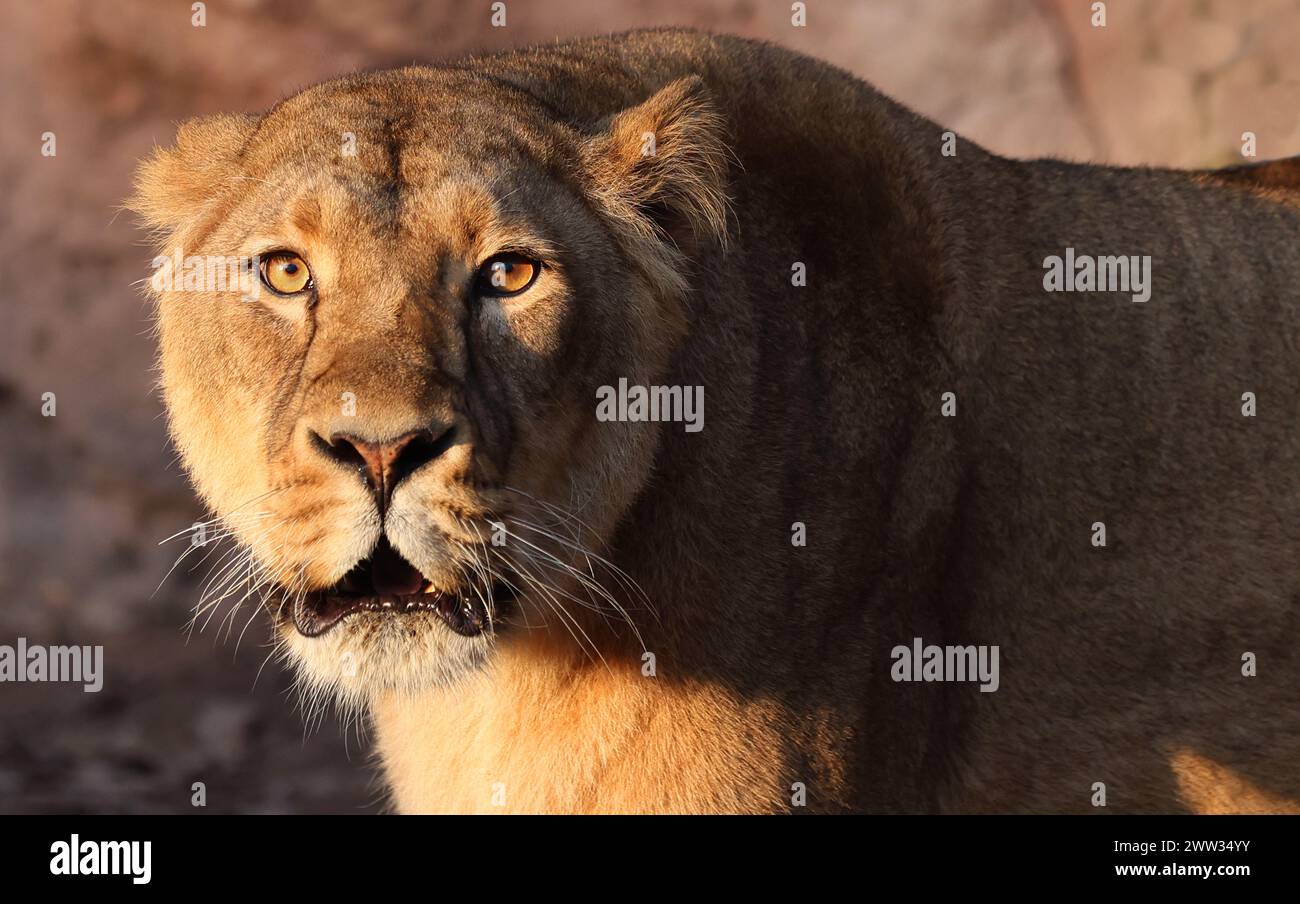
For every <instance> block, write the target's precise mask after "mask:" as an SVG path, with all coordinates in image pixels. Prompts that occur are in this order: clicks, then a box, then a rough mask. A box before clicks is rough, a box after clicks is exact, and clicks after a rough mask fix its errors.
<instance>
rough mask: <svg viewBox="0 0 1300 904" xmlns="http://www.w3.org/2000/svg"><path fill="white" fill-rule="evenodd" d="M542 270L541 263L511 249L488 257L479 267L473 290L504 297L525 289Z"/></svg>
mask: <svg viewBox="0 0 1300 904" xmlns="http://www.w3.org/2000/svg"><path fill="white" fill-rule="evenodd" d="M540 272H542V265H541V264H540V263H538V262H537V261H535V260H530V259H529V258H526V257H524V256H523V255H522V254H516V253H515V252H513V251H511V252H508V253H506V254H498V255H496V256H494V257H490V258H488V259H487V260H486V261H484V262H483V266H482V267H479V270H478V279H477V280H476V284H475V286H474V290H475V291H476V292H477V293H478V294H479V295H489V296H495V297H497V298H504V297H506V296H508V295H518V294H519V293H520V292H522V291H524V289H527V288H528V287H529V286H531V285H532V284H533V281H534V280H536V279H537V274H538V273H540Z"/></svg>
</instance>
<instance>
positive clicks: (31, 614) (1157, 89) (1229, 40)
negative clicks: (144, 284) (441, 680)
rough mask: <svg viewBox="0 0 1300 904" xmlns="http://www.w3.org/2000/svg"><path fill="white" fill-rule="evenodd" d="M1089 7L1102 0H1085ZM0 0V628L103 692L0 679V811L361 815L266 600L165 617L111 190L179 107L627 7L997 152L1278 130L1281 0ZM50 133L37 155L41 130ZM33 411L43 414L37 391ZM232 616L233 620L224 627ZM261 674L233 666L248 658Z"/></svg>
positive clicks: (1269, 147) (584, 29)
mask: <svg viewBox="0 0 1300 904" xmlns="http://www.w3.org/2000/svg"><path fill="white" fill-rule="evenodd" d="M1098 5H1099V4H1098ZM1105 5H1106V7H1107V8H1106V26H1105V27H1104V28H1101V27H1095V26H1094V25H1092V24H1091V22H1092V19H1093V17H1094V15H1095V12H1094V9H1093V6H1094V4H1093V3H1092V2H1090V0H1040V2H1034V0H961V2H957V0H858V2H851V0H843V2H841V0H808V2H807V25H806V27H803V28H796V27H793V26H792V24H791V5H790V3H789V2H785V0H622V2H619V0H605V2H599V3H593V2H591V0H507V25H506V27H504V28H494V27H490V25H489V16H490V7H491V3H490V2H488V0H366V2H358V0H208V2H207V3H206V25H204V26H203V27H195V26H194V25H192V24H191V20H192V17H193V15H194V12H193V10H192V5H191V3H190V2H189V0H117V2H112V3H109V2H94V0H85V2H76V0H41V2H27V0H0V10H2V12H0V103H2V105H3V106H2V107H0V114H2V115H0V195H2V196H3V198H4V204H3V206H2V207H0V313H2V315H3V316H2V317H0V438H2V439H0V443H2V446H0V450H2V451H0V644H13V643H15V641H16V638H18V637H19V636H23V637H26V638H27V639H28V640H29V641H30V642H31V643H41V644H63V643H68V644H103V645H104V646H105V660H106V661H105V670H106V678H105V682H104V689H103V690H102V691H101V692H100V693H98V694H86V693H82V692H81V690H80V688H79V686H76V685H56V684H38V685H34V684H0V812H40V811H56V812H58V811H70V812H98V811H110V812H137V811H144V812H156V811H177V812H194V810H193V808H192V807H191V791H190V787H191V784H192V783H193V782H196V781H202V782H204V783H205V784H206V786H207V804H208V806H207V812H228V811H254V812H263V811H267V812H285V811H288V812H320V811H330V812H367V811H374V810H377V809H381V808H382V793H381V791H380V788H379V786H378V784H377V783H376V782H375V775H374V772H373V769H372V766H371V764H370V761H369V759H368V754H367V751H366V747H365V744H364V739H363V738H361V737H359V736H358V732H357V730H356V729H355V727H353V728H349V729H346V730H345V729H344V728H343V727H342V726H340V725H339V724H337V723H334V722H328V721H327V722H326V723H325V724H324V725H323V726H321V727H319V728H312V729H310V730H309V729H308V728H307V726H306V724H305V721H304V719H303V717H302V716H301V715H300V714H299V713H298V712H297V711H296V709H295V702H294V698H293V697H292V695H291V694H290V693H289V681H288V679H287V676H286V674H285V673H284V671H283V670H282V668H281V667H280V666H279V664H278V663H274V662H272V663H269V664H267V665H266V667H265V669H264V670H263V671H262V673H261V675H260V677H258V670H259V668H260V667H261V666H262V663H263V660H264V658H265V655H266V648H265V642H266V630H265V625H264V624H262V623H261V621H257V622H255V623H254V624H253V625H252V626H251V627H250V628H249V630H248V633H247V635H246V636H245V637H244V639H243V642H242V644H240V645H239V648H238V649H237V650H236V645H235V641H234V638H233V636H232V638H231V639H230V640H229V641H223V640H220V639H216V640H215V641H214V638H213V636H212V632H209V633H208V634H205V635H203V636H201V637H196V638H195V639H194V640H192V641H191V642H189V643H188V644H187V643H186V641H185V636H184V634H183V631H182V627H183V625H184V623H185V621H186V618H187V612H188V608H189V607H190V606H191V605H192V603H193V601H194V600H195V599H196V598H197V596H198V592H199V586H200V581H201V578H202V577H203V572H204V569H199V570H197V571H195V572H193V573H189V572H186V571H184V570H183V569H181V570H178V571H177V572H176V573H175V574H173V575H172V577H171V578H169V579H168V581H167V582H166V583H165V584H163V586H162V588H161V589H160V590H158V591H157V592H156V593H155V588H156V587H157V586H158V584H159V582H160V581H161V580H162V578H163V575H164V574H165V573H166V572H167V569H168V567H169V566H170V564H171V563H172V561H173V559H174V558H175V557H176V555H178V554H179V552H180V551H181V549H183V546H178V545H177V544H175V543H171V544H163V545H162V546H160V545H159V541H160V540H162V539H163V538H164V537H167V536H169V535H170V534H172V533H174V532H176V531H178V530H181V529H183V528H185V527H186V526H188V525H189V524H191V523H192V522H193V521H195V520H196V519H198V518H200V517H201V516H202V513H201V512H200V510H199V508H198V507H197V506H196V504H195V501H194V498H193V496H192V494H191V493H190V491H189V489H188V487H187V485H186V482H185V479H184V477H183V475H182V474H180V473H179V471H178V469H177V467H176V466H175V463H174V461H173V453H172V452H171V450H170V449H169V448H168V444H167V440H166V436H165V431H164V425H163V421H162V419H161V410H160V407H159V402H158V399H157V397H156V395H155V393H154V391H153V385H152V384H153V373H152V371H151V367H152V355H153V348H152V341H151V338H150V335H149V331H150V323H149V307H148V304H147V303H146V302H145V301H144V299H143V298H142V296H141V295H140V294H139V293H138V291H137V290H136V288H135V286H134V285H133V283H134V282H135V281H137V280H140V279H141V278H142V277H144V276H146V275H147V273H148V264H149V260H150V258H151V257H152V254H153V252H152V250H151V249H150V248H148V247H147V246H146V244H145V243H144V241H143V238H142V236H141V234H140V232H139V231H137V229H136V227H135V223H134V221H133V218H132V216H131V215H130V214H129V213H125V212H122V211H120V210H119V209H118V205H119V204H120V202H121V200H122V199H123V197H124V196H125V195H126V194H127V192H128V188H129V185H130V180H131V174H132V168H133V167H134V165H135V163H136V161H137V160H138V159H139V158H140V157H142V156H143V155H145V154H147V153H148V152H149V150H150V149H151V148H152V147H153V146H154V145H155V144H167V143H169V142H170V141H171V140H172V137H173V135H174V132H175V126H176V123H177V122H178V121H180V120H183V119H186V118H188V117H191V116H196V115H200V114H207V113H214V112H219V111H232V110H241V111H255V110H260V109H265V108H266V107H268V106H270V105H271V104H273V103H274V102H275V101H277V100H278V99H280V98H281V97H283V96H285V95H286V94H288V93H290V92H293V91H294V90H296V89H298V88H301V87H303V86H305V85H308V84H310V83H312V82H315V81H317V80H319V79H322V78H325V77H327V76H333V75H337V74H341V73H345V72H349V71H352V70H355V69H361V68H374V67H382V66H389V65H398V64H406V63H411V62H416V61H420V62H423V61H436V60H439V59H443V58H447V57H451V56H455V55H457V54H461V53H465V52H468V51H476V50H493V49H498V48H504V47H510V46H515V45H520V44H525V43H530V42H538V41H550V40H553V39H556V38H565V37H570V36H577V35H588V34H593V33H600V32H608V31H616V30H621V29H626V28H634V27H641V26H651V25H691V26H695V27H699V28H705V29H710V30H714V31H728V32H734V33H737V34H741V35H747V36H752V37H761V38H766V39H770V40H773V41H777V42H779V43H782V44H785V45H787V46H790V47H793V48H797V49H799V50H803V51H805V52H807V53H810V54H814V55H816V56H819V57H822V58H824V59H827V60H830V61H832V62H834V63H836V64H838V65H840V66H842V67H844V68H846V69H849V70H850V71H852V72H854V73H856V74H858V75H860V76H862V77H864V78H866V79H868V80H870V81H872V82H874V83H875V84H876V85H877V86H878V87H880V88H881V89H883V90H884V91H886V92H887V93H889V94H891V95H893V96H894V97H896V98H898V99H899V100H901V101H903V102H905V103H907V104H908V105H910V106H912V107H913V108H915V109H917V110H919V111H920V112H922V113H924V114H926V115H928V116H930V117H932V118H934V119H937V120H939V121H940V122H942V123H944V124H946V125H948V126H950V127H952V128H954V129H956V130H957V131H959V132H962V133H964V134H966V135H968V136H969V137H971V138H973V139H975V140H977V141H979V142H981V143H983V144H984V145H985V146H987V147H989V148H990V149H992V150H994V151H998V152H1001V153H1004V154H1007V155H1012V156H1040V155H1055V156H1062V157H1067V158H1073V159H1079V160H1095V161H1104V162H1111V163H1119V164H1155V165H1170V166H1206V165H1218V164H1224V163H1230V162H1232V161H1233V160H1239V159H1240V147H1241V134H1242V133H1243V132H1245V131H1251V132H1254V133H1255V134H1256V136H1257V143H1258V153H1259V156H1260V158H1268V157H1281V156H1287V155H1291V154H1297V153H1300V103H1298V101H1300V54H1298V53H1297V52H1296V47H1297V46H1298V45H1300V3H1297V2H1280V0H1111V2H1108V3H1106V4H1105ZM46 132H53V133H55V136H56V142H57V145H56V148H57V154H56V156H53V157H45V156H42V154H41V145H42V134H43V133H46ZM48 392H53V393H55V394H56V397H57V406H58V407H57V416H56V417H53V418H46V417H42V416H41V404H42V394H43V393H48ZM234 627H235V633H236V634H237V633H238V631H239V629H240V628H242V627H243V621H242V618H241V620H240V622H238V623H236V624H235V625H234ZM255 679H256V681H255Z"/></svg>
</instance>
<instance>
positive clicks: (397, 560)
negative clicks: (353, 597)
mask: <svg viewBox="0 0 1300 904" xmlns="http://www.w3.org/2000/svg"><path fill="white" fill-rule="evenodd" d="M370 580H371V581H372V582H373V584H374V588H375V594H376V595H378V596H390V595H391V596H405V595H407V594H412V593H419V592H420V591H421V590H422V589H424V575H422V574H420V572H419V569H417V568H416V567H415V566H413V565H412V564H411V563H410V562H408V561H406V560H405V559H403V558H402V557H401V556H400V555H399V554H398V552H397V550H395V549H393V547H391V546H390V545H388V538H387V537H385V538H384V539H382V540H380V541H379V546H378V547H377V548H376V549H375V554H374V556H373V557H372V558H371V560H370Z"/></svg>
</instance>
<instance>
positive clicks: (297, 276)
mask: <svg viewBox="0 0 1300 904" xmlns="http://www.w3.org/2000/svg"><path fill="white" fill-rule="evenodd" d="M261 269H262V282H263V283H264V284H265V285H266V287H267V288H268V289H270V290H271V291H272V292H275V293H276V294H277V295H297V294H298V293H299V292H302V291H304V290H305V289H309V288H311V270H309V269H308V268H307V262H306V261H305V260H303V259H302V258H300V257H299V256H298V255H296V254H294V253H293V252H292V251H276V252H274V253H273V254H268V255H267V256H266V257H264V258H262V265H261Z"/></svg>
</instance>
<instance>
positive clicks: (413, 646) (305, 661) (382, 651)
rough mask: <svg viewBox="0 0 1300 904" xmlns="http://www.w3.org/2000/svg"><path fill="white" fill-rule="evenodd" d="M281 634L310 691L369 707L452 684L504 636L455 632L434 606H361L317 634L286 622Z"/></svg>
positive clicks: (352, 705) (485, 657)
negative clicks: (392, 695)
mask: <svg viewBox="0 0 1300 904" xmlns="http://www.w3.org/2000/svg"><path fill="white" fill-rule="evenodd" d="M277 633H278V634H279V637H280V641H281V644H282V647H283V649H284V651H285V653H286V654H287V658H288V659H289V661H290V662H291V663H292V665H293V666H294V667H295V670H296V672H297V674H298V677H299V680H300V682H301V684H302V687H303V690H304V691H306V692H307V694H308V695H309V696H311V697H313V698H317V697H326V696H334V697H335V698H336V699H337V700H338V702H339V703H341V704H343V705H345V706H346V707H349V708H364V707H366V706H368V704H369V703H370V702H371V701H372V700H373V699H374V697H375V696H376V695H378V694H382V693H387V692H393V691H396V692H399V693H403V692H405V693H418V692H421V691H425V690H428V689H430V688H434V687H448V686H451V685H453V684H455V683H457V682H459V681H460V680H461V679H463V678H464V677H465V676H466V675H467V674H469V673H471V672H474V671H477V670H478V669H479V668H481V667H482V666H483V665H484V664H485V663H486V662H487V661H488V658H489V655H490V653H491V651H492V648H493V645H494V643H495V641H496V637H497V635H496V632H495V631H484V632H481V633H479V634H476V635H472V636H466V635H464V634H459V633H456V632H454V631H451V630H448V626H447V624H446V623H445V622H444V621H443V620H442V618H441V617H440V616H439V615H438V614H437V613H435V612H431V611H418V612H412V613H409V614H398V613H395V612H386V611H380V612H371V611H358V612H356V613H354V614H353V615H351V616H349V617H348V618H346V619H341V620H340V621H339V622H338V623H336V626H335V627H333V628H332V629H331V630H329V631H327V632H326V633H325V634H323V635H320V636H316V637H309V636H306V635H304V634H303V633H301V632H300V631H299V630H298V628H296V627H295V626H294V625H293V624H292V623H291V622H289V621H288V620H284V621H281V622H280V624H279V625H278V626H277Z"/></svg>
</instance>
